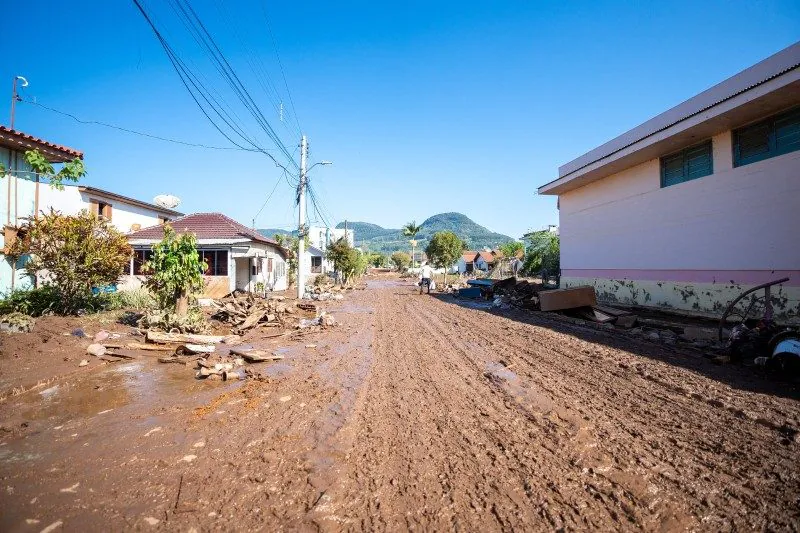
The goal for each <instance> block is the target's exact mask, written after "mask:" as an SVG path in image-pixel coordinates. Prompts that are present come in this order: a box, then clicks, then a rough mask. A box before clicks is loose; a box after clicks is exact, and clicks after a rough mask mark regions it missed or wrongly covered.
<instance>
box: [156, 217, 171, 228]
mask: <svg viewBox="0 0 800 533" xmlns="http://www.w3.org/2000/svg"><path fill="white" fill-rule="evenodd" d="M169 221H170V219H169V217H158V224H159V225H160V226H163V225H164V224H166V223H167V222H169Z"/></svg>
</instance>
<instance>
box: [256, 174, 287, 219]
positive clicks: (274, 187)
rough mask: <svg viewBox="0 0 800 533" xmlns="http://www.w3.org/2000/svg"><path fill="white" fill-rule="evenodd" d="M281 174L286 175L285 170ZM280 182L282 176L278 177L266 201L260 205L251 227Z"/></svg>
mask: <svg viewBox="0 0 800 533" xmlns="http://www.w3.org/2000/svg"><path fill="white" fill-rule="evenodd" d="M283 173H284V174H286V170H284V171H283ZM282 180H283V176H278V180H277V181H276V182H275V185H274V186H273V187H272V192H270V193H269V196H267V199H266V200H264V203H263V204H261V208H260V209H259V210H258V212H257V213H256V214H255V216H254V217H253V225H255V222H256V219H257V218H258V215H260V214H261V211H263V210H264V208H265V207H267V202H269V199H270V198H272V195H273V194H275V191H276V190H277V189H278V185H280V184H281V181H282Z"/></svg>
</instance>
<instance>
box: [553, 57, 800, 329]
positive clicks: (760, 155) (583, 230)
mask: <svg viewBox="0 0 800 533" xmlns="http://www.w3.org/2000/svg"><path fill="white" fill-rule="evenodd" d="M664 74H665V75H667V76H680V75H681V73H680V72H674V73H671V72H665V73H664ZM539 193H540V194H551V195H557V196H558V203H559V219H560V228H559V230H560V237H561V268H562V276H561V284H562V285H563V286H566V287H569V286H576V285H586V284H589V285H593V286H594V287H595V288H596V290H597V294H598V297H599V298H600V299H602V300H604V301H607V302H614V301H617V302H623V303H632V304H639V305H649V306H658V307H663V308H674V309H682V310H687V311H695V312H699V313H705V314H709V315H715V316H719V314H720V313H721V310H722V309H724V307H725V306H726V305H727V304H728V303H729V301H730V300H731V299H733V298H734V297H736V296H737V295H738V294H740V293H741V292H742V291H744V290H746V289H747V288H750V287H753V286H756V285H760V284H762V283H765V282H769V281H773V280H776V279H780V278H784V277H788V278H790V280H789V282H787V283H784V284H783V285H782V286H779V287H773V290H772V295H773V305H774V306H775V312H776V316H777V317H779V318H781V317H782V318H784V319H792V318H794V319H797V317H798V314H800V246H798V243H799V242H800V237H798V228H800V208H798V207H799V206H800V43H796V44H794V45H792V46H790V47H789V48H786V49H785V50H782V51H780V52H778V53H777V54H775V55H773V56H771V57H769V58H767V59H765V60H763V61H761V62H760V63H757V64H755V65H753V66H752V67H750V68H748V69H746V70H744V71H742V72H740V73H738V74H736V75H735V76H733V77H731V78H728V79H727V80H725V81H723V82H721V83H719V84H717V85H715V86H713V87H711V88H710V89H707V90H705V91H703V92H702V93H700V94H698V95H697V96H694V97H693V98H690V99H689V100H686V101H685V102H683V103H681V104H679V105H677V106H675V107H674V108H672V109H670V110H668V111H665V112H664V113H662V114H660V115H658V116H656V117H654V118H652V119H650V120H648V121H647V122H645V123H643V124H641V125H640V126H637V127H636V128H633V129H632V130H630V131H628V132H626V133H623V134H622V135H620V136H619V137H617V138H615V139H612V140H611V141H609V142H607V143H605V144H603V145H602V146H599V147H597V148H595V149H593V150H591V151H589V152H588V153H586V154H584V155H582V156H580V157H579V158H577V159H575V160H574V161H571V162H569V163H567V164H565V165H563V166H562V167H560V168H559V169H558V178H556V179H555V180H553V181H551V182H550V183H547V184H546V185H543V186H541V187H540V188H539Z"/></svg>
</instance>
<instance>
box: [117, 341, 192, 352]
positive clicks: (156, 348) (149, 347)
mask: <svg viewBox="0 0 800 533" xmlns="http://www.w3.org/2000/svg"><path fill="white" fill-rule="evenodd" d="M106 348H110V346H106ZM125 348H127V349H128V350H144V351H148V352H174V351H175V349H176V348H177V346H169V345H167V344H145V343H143V342H129V343H128V344H126V345H125Z"/></svg>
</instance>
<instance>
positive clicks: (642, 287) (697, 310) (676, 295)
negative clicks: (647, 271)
mask: <svg viewBox="0 0 800 533" xmlns="http://www.w3.org/2000/svg"><path fill="white" fill-rule="evenodd" d="M582 285H590V286H593V287H594V288H595V292H596V293H597V299H598V301H600V302H602V303H607V304H611V305H613V304H615V303H616V304H625V305H641V306H648V307H655V308H660V309H665V310H670V311H686V312H689V313H692V314H699V315H703V316H709V317H715V318H718V317H720V316H722V313H723V312H724V310H725V308H726V307H727V306H728V304H729V303H730V302H731V301H733V300H734V299H735V298H736V297H737V296H739V295H740V294H741V293H743V292H744V291H746V290H747V289H749V288H750V287H751V286H752V285H743V284H738V283H683V282H674V281H651V280H630V279H607V278H576V277H562V278H561V286H562V287H579V286H582ZM756 295H757V296H758V297H761V296H762V295H763V291H758V292H757V293H756ZM771 300H772V306H773V311H774V313H775V318H776V319H777V320H779V321H781V322H786V323H792V324H800V287H798V286H788V285H785V284H784V285H778V286H774V287H772V288H771ZM747 301H748V302H749V299H748V300H747ZM737 307H739V306H737ZM761 309H763V307H762V306H761V304H758V307H757V308H754V311H759V312H760V310H761Z"/></svg>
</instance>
